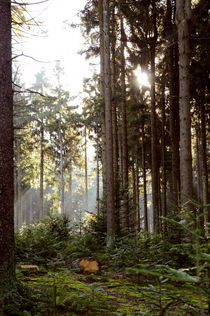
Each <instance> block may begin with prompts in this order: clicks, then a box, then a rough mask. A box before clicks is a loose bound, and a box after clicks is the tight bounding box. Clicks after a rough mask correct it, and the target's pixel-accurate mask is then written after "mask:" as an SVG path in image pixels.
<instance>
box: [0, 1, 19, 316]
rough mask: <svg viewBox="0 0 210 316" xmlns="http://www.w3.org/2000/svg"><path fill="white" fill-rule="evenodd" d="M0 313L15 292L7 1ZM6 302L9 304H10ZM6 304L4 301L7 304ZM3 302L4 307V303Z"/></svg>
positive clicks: (0, 108) (2, 7) (0, 78)
mask: <svg viewBox="0 0 210 316" xmlns="http://www.w3.org/2000/svg"><path fill="white" fill-rule="evenodd" d="M0 43H1V46H0V122H1V124H0V195H1V198H0V227H1V230H0V267H1V268H0V280H1V282H0V314H1V315H4V312H3V309H4V307H5V297H7V299H10V300H11V298H9V296H10V295H11V296H12V293H14V291H15V281H16V279H15V263H14V180H13V177H14V174H13V139H14V134H13V100H12V66H11V61H12V56H11V2H10V1H9V0H8V1H3V0H1V1H0ZM10 300H9V301H10ZM7 303H8V302H7ZM7 303H6V304H7Z"/></svg>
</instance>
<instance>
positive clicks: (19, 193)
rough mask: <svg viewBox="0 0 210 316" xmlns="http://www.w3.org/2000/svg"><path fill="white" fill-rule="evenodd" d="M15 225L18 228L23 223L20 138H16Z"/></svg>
mask: <svg viewBox="0 0 210 316" xmlns="http://www.w3.org/2000/svg"><path fill="white" fill-rule="evenodd" d="M16 144H17V226H18V229H19V228H21V226H22V225H23V207H22V190H21V165H20V140H19V139H17V142H16Z"/></svg>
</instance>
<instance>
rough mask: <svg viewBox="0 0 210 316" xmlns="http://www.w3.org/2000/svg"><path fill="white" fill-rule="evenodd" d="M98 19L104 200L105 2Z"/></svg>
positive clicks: (99, 8) (99, 3)
mask: <svg viewBox="0 0 210 316" xmlns="http://www.w3.org/2000/svg"><path fill="white" fill-rule="evenodd" d="M98 18H99V32H100V94H101V99H102V104H101V111H100V118H101V138H102V144H101V146H102V157H101V160H102V183H103V198H105V192H106V131H105V104H104V16H103V0H99V1H98Z"/></svg>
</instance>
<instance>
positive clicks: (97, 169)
mask: <svg viewBox="0 0 210 316" xmlns="http://www.w3.org/2000/svg"><path fill="white" fill-rule="evenodd" d="M99 176H100V171H99V144H98V139H97V143H96V205H97V215H98V216H99V215H100V181H99Z"/></svg>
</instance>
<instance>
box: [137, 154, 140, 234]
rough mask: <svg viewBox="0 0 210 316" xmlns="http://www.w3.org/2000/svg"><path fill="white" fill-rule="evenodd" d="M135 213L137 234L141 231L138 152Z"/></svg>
mask: <svg viewBox="0 0 210 316" xmlns="http://www.w3.org/2000/svg"><path fill="white" fill-rule="evenodd" d="M136 203H137V205H136V211H137V229H138V230H137V232H138V233H139V232H140V231H141V219H140V201H139V162H138V150H137V152H136Z"/></svg>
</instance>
